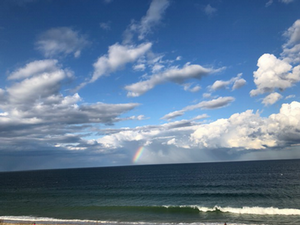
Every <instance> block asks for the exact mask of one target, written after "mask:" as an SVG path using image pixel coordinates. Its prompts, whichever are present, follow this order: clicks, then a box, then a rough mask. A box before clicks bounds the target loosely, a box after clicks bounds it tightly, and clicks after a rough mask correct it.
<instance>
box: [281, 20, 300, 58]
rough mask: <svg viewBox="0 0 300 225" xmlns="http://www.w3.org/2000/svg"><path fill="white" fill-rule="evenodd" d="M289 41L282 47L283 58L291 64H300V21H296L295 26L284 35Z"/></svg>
mask: <svg viewBox="0 0 300 225" xmlns="http://www.w3.org/2000/svg"><path fill="white" fill-rule="evenodd" d="M284 36H285V37H286V38H287V39H288V40H287V42H286V43H285V44H284V45H283V46H282V47H283V52H282V53H281V56H282V57H283V59H284V60H285V61H287V62H289V63H299V62H300V20H296V21H295V22H294V24H293V25H292V26H291V27H290V28H289V29H288V30H287V31H286V32H285V33H284Z"/></svg>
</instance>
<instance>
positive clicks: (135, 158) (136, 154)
mask: <svg viewBox="0 0 300 225" xmlns="http://www.w3.org/2000/svg"><path fill="white" fill-rule="evenodd" d="M144 150H145V147H144V146H141V147H139V148H138V150H137V151H136V153H135V155H134V157H133V159H132V161H133V162H137V161H138V160H139V158H140V157H141V155H142V154H143V151H144Z"/></svg>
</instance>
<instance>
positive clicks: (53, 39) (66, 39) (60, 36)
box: [36, 27, 89, 58]
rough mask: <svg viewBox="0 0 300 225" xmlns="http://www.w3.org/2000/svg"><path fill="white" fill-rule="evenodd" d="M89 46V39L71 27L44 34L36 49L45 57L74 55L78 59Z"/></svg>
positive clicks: (55, 29) (53, 29) (59, 28)
mask: <svg viewBox="0 0 300 225" xmlns="http://www.w3.org/2000/svg"><path fill="white" fill-rule="evenodd" d="M88 44H89V42H88V40H87V38H86V37H85V36H84V35H81V34H79V32H78V31H74V30H73V29H71V28H69V27H58V28H52V29H50V30H47V31H46V32H44V33H42V34H41V35H40V36H39V38H38V40H37V42H36V48H37V49H38V50H39V51H41V52H42V53H43V54H44V56H45V57H54V56H57V55H69V54H73V55H74V57H75V58H77V57H79V56H80V54H81V51H82V49H83V48H85V47H86V46H87V45H88Z"/></svg>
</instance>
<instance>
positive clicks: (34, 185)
mask: <svg viewBox="0 0 300 225" xmlns="http://www.w3.org/2000/svg"><path fill="white" fill-rule="evenodd" d="M0 219H2V220H5V221H17V220H23V221H26V220H28V221H35V222H37V223H48V222H55V223H66V222H72V223H74V222H76V223H83V224H87V223H88V224H92V223H103V224H193V225H196V224H222V225H223V224H224V222H227V225H232V224H272V225H273V224H274V225H276V224H280V225H282V224H300V160H280V161H255V162H227V163H202V164H177V165H153V166H128V167H109V168H90V169H65V170H44V171H26V172H3V173H0Z"/></svg>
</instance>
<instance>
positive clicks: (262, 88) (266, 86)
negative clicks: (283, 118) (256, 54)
mask: <svg viewBox="0 0 300 225" xmlns="http://www.w3.org/2000/svg"><path fill="white" fill-rule="evenodd" d="M282 2H285V3H289V2H291V1H282ZM284 36H285V37H287V42H286V43H285V44H284V45H283V46H282V48H283V51H282V53H281V58H277V57H276V56H274V55H273V54H263V55H262V56H261V57H260V58H259V59H258V62H257V66H258V69H257V71H254V73H253V77H254V83H255V85H256V87H257V89H253V90H251V91H250V95H251V96H256V95H260V94H265V93H271V94H269V95H268V96H266V97H265V98H264V99H263V101H262V103H263V104H265V105H272V104H274V103H275V102H276V101H278V100H279V99H281V98H282V96H281V95H280V94H278V93H276V92H275V91H276V90H280V91H284V90H285V89H287V88H290V87H292V86H293V85H295V84H296V83H297V82H299V81H300V65H298V63H299V62H300V20H297V21H295V23H294V24H293V25H292V26H291V27H290V28H289V29H288V30H287V31H286V32H284ZM293 64H296V65H295V66H293Z"/></svg>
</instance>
